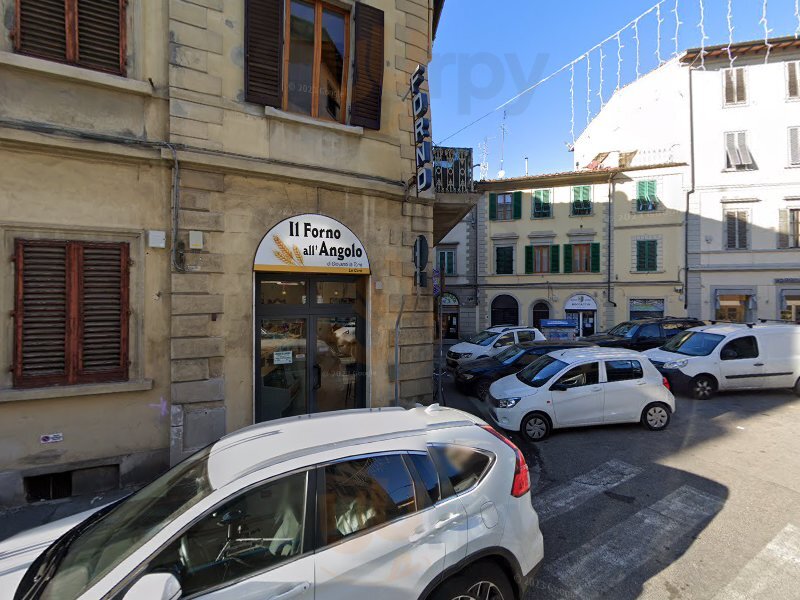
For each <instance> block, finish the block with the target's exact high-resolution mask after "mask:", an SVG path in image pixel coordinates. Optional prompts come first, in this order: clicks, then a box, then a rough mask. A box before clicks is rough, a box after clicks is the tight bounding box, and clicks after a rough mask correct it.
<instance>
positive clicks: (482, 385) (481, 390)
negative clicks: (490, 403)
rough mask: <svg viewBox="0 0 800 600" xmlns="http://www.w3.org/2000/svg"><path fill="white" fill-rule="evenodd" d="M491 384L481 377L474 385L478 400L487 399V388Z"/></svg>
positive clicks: (483, 400) (484, 400)
mask: <svg viewBox="0 0 800 600" xmlns="http://www.w3.org/2000/svg"><path fill="white" fill-rule="evenodd" d="M491 386H492V382H491V381H489V380H488V379H481V380H480V381H479V382H478V385H476V386H475V395H476V396H477V397H478V400H480V401H481V402H486V401H487V400H488V399H489V388H490V387H491Z"/></svg>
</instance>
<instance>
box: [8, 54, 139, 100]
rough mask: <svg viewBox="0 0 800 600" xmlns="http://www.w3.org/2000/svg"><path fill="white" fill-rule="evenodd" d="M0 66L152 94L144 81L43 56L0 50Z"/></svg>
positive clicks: (123, 90) (135, 92)
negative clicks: (55, 60) (37, 56)
mask: <svg viewBox="0 0 800 600" xmlns="http://www.w3.org/2000/svg"><path fill="white" fill-rule="evenodd" d="M0 66H4V67H10V68H13V69H20V70H24V71H35V72H37V73H40V74H42V75H46V76H49V77H55V78H58V79H71V80H73V81H79V82H81V83H85V84H86V85H93V86H95V87H104V88H109V89H114V90H117V91H120V92H128V93H131V94H139V95H142V96H152V95H153V88H152V87H151V86H150V84H149V83H147V82H146V81H139V80H137V79H130V78H128V77H120V76H118V75H110V74H108V73H101V72H100V71H92V70H90V69H84V68H82V67H75V66H73V65H65V64H63V63H59V62H54V61H50V60H45V59H43V58H35V57H33V56H25V55H24V54H16V53H14V52H0Z"/></svg>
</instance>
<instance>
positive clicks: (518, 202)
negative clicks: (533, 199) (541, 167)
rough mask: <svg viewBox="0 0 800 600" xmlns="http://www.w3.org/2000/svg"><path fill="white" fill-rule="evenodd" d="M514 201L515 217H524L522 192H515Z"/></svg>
mask: <svg viewBox="0 0 800 600" xmlns="http://www.w3.org/2000/svg"><path fill="white" fill-rule="evenodd" d="M513 203H514V213H513V218H514V220H516V219H521V218H522V192H514V194H513Z"/></svg>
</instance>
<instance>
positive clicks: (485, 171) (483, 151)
mask: <svg viewBox="0 0 800 600" xmlns="http://www.w3.org/2000/svg"><path fill="white" fill-rule="evenodd" d="M478 152H480V155H481V162H480V164H478V166H479V167H480V169H481V171H480V181H486V180H487V179H488V178H489V138H488V137H485V138H483V141H482V142H480V143H479V144H478Z"/></svg>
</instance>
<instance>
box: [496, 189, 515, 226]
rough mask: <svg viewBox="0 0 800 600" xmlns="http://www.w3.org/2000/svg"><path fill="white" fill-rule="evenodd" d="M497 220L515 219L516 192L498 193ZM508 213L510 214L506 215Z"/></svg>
mask: <svg viewBox="0 0 800 600" xmlns="http://www.w3.org/2000/svg"><path fill="white" fill-rule="evenodd" d="M494 203H495V207H496V208H495V217H496V218H495V221H513V220H514V194H513V193H505V194H497V196H496V197H495V201H494ZM506 214H508V216H504V215H506Z"/></svg>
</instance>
